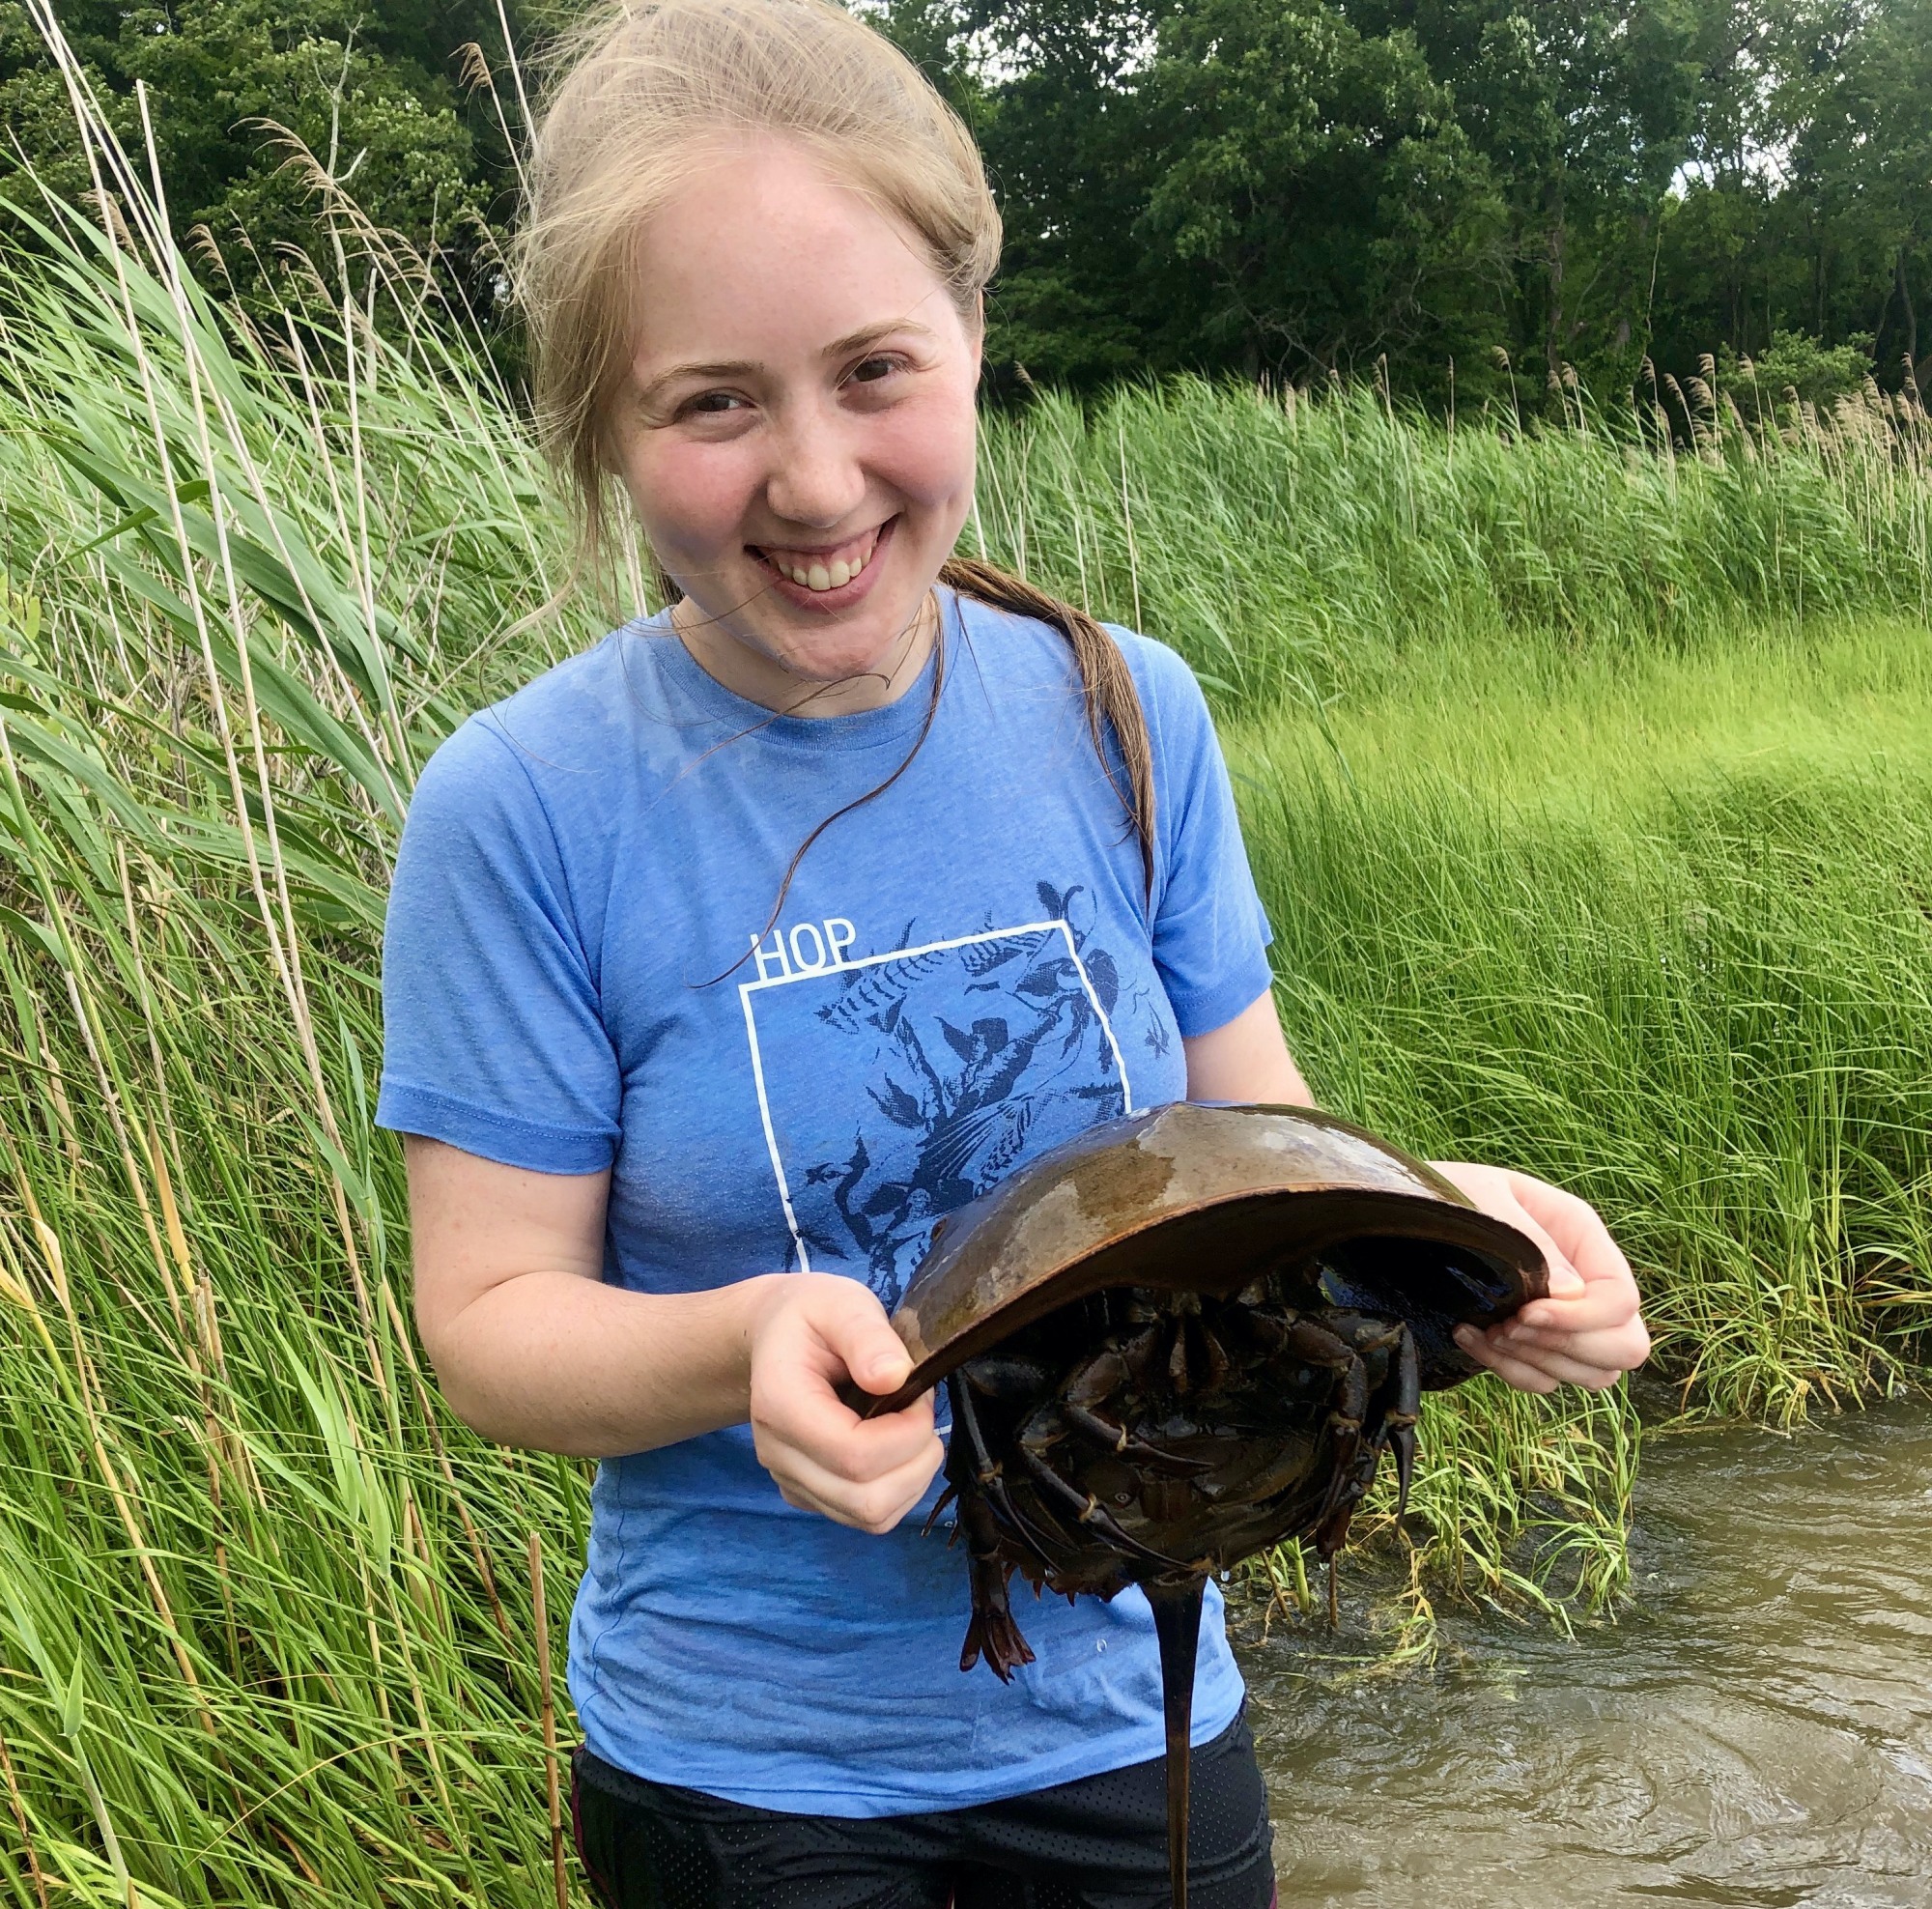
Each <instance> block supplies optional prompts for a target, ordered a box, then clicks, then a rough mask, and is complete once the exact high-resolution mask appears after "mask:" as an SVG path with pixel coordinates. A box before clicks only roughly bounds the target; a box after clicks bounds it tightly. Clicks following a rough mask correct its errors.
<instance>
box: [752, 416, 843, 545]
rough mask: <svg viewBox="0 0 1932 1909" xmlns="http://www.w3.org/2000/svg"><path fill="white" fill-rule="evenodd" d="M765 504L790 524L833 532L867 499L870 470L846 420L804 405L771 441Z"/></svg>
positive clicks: (788, 418) (787, 419) (789, 418)
mask: <svg viewBox="0 0 1932 1909" xmlns="http://www.w3.org/2000/svg"><path fill="white" fill-rule="evenodd" d="M772 450H773V458H772V469H771V474H770V475H769V476H768V477H767V478H766V480H765V502H766V504H767V505H768V506H769V507H770V509H771V511H772V513H773V514H774V515H775V516H777V517H779V518H781V519H782V520H783V521H784V522H785V523H787V524H797V525H801V526H804V527H809V528H811V529H814V530H830V529H833V528H835V527H837V526H838V525H840V524H842V523H844V522H845V521H846V520H847V519H848V518H850V517H851V515H852V514H853V512H854V511H856V510H857V509H858V508H859V506H860V504H862V503H863V502H864V501H865V499H866V488H867V485H866V472H865V469H864V467H863V465H862V464H861V462H860V459H859V455H858V445H857V443H856V442H854V440H853V438H852V437H851V435H850V430H849V426H848V425H847V423H846V420H844V419H843V418H841V417H839V416H838V413H836V412H833V413H828V412H827V411H826V410H825V409H824V408H823V407H820V406H815V405H814V406H810V407H800V408H799V409H798V410H797V411H795V412H793V413H792V414H791V415H790V416H789V417H787V418H786V420H785V423H784V428H783V429H781V431H779V432H777V433H775V434H774V437H773V440H772Z"/></svg>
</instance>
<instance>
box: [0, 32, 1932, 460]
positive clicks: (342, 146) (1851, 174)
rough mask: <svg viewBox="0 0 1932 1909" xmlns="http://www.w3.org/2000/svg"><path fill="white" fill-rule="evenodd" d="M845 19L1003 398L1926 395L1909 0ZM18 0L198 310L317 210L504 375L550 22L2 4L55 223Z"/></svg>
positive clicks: (6, 165) (1929, 53)
mask: <svg viewBox="0 0 1932 1909" xmlns="http://www.w3.org/2000/svg"><path fill="white" fill-rule="evenodd" d="M854 4H856V5H858V6H859V7H860V10H861V11H863V12H866V13H867V14H869V15H870V16H871V17H874V18H876V19H878V20H880V21H881V22H882V23H883V24H884V25H885V26H886V27H887V28H888V30H889V31H891V32H892V33H894V34H895V36H896V37H897V38H898V39H899V40H900V42H901V43H903V44H904V45H906V47H907V48H908V49H909V50H910V51H912V52H913V53H914V54H915V56H916V57H918V58H919V59H920V60H921V61H922V62H923V64H924V65H925V66H926V68H927V70H928V71H931V72H932V73H933V74H934V75H935V77H937V78H938V79H939V80H940V82H941V83H942V84H943V85H944V86H945V87H946V88H947V89H948V91H949V92H950V93H951V95H952V98H953V99H954V100H956V101H957V103H958V104H959V105H960V106H961V108H962V109H963V110H964V111H965V113H966V115H967V117H968V118H969V120H970V121H971V122H972V124H973V125H974V128H975V129H976V131H977V132H978V134H979V136H980V140H981V143H982V144H983V146H984V148H985V151H986V154H987V157H988V160H989V164H990V167H991V171H992V175H993V178H994V182H995V185H996V189H997V190H998V193H999V197H1000V201H1001V206H1002V209H1003V213H1004V215H1005V217H1006V220H1007V225H1008V232H1009V246H1008V256H1007V264H1006V268H1005V270H1004V271H1003V273H1002V275H1001V278H1000V280H999V282H998V284H997V287H996V289H995V295H994V299H993V302H992V318H993V324H992V331H991V341H990V342H991V354H990V356H991V361H992V365H993V369H994V373H995V383H996V388H998V389H999V390H1000V391H1002V392H1003V393H1006V394H1008V395H1011V394H1014V393H1016V392H1018V391H1019V389H1020V387H1021V385H1022V383H1023V381H1022V379H1021V372H1022V370H1024V371H1025V373H1026V374H1027V375H1028V376H1029V377H1030V378H1031V379H1032V380H1033V381H1035V382H1036V383H1038V384H1041V385H1045V384H1049V383H1050V384H1057V385H1071V386H1074V387H1086V388H1097V387H1098V386H1100V385H1104V384H1106V383H1108V382H1111V381H1112V380H1114V379H1117V378H1120V377H1122V376H1142V375H1145V374H1148V373H1156V374H1161V373H1167V372H1172V371H1177V370H1190V369H1191V370H1198V371H1205V372H1208V373H1219V372H1235V373H1238V374H1239V375H1241V376H1243V377H1248V378H1253V377H1255V376H1258V375H1262V374H1265V375H1267V376H1268V377H1270V378H1272V379H1276V380H1281V379H1287V380H1292V381H1293V382H1296V383H1300V384H1307V383H1309V382H1311V381H1318V380H1320V379H1321V378H1322V377H1325V376H1326V375H1327V374H1328V373H1330V372H1337V371H1339V372H1342V373H1345V374H1346V373H1349V372H1354V373H1356V374H1359V375H1363V376H1368V375H1370V374H1371V373H1372V372H1375V373H1376V375H1378V376H1384V375H1385V376H1386V378H1387V379H1388V380H1389V381H1390V382H1391V384H1392V385H1393V386H1394V388H1395V389H1397V390H1398V391H1401V392H1406V393H1410V394H1413V395H1416V396H1420V397H1422V398H1425V399H1426V400H1427V401H1429V402H1430V403H1431V404H1432V406H1434V407H1435V408H1436V409H1438V410H1447V409H1448V408H1449V407H1450V406H1451V405H1453V404H1457V403H1461V404H1463V405H1468V404H1471V403H1480V402H1481V401H1482V400H1483V399H1484V398H1500V397H1503V396H1504V395H1506V394H1510V393H1511V392H1512V387H1514V393H1513V395H1514V401H1515V402H1516V403H1517V404H1518V405H1519V406H1521V407H1527V408H1529V409H1533V410H1538V411H1544V410H1548V411H1550V412H1552V413H1553V412H1555V411H1557V410H1559V409H1560V408H1561V404H1562V397H1561V394H1560V390H1559V391H1558V392H1557V393H1556V394H1555V395H1552V394H1551V380H1555V381H1557V385H1559V386H1560V385H1561V383H1562V381H1563V380H1564V378H1565V376H1566V373H1565V369H1564V368H1565V367H1566V366H1575V367H1577V371H1578V372H1579V373H1580V375H1581V378H1582V381H1583V384H1584V385H1586V386H1587V387H1588V388H1590V389H1593V390H1595V391H1597V392H1598V393H1599V394H1600V395H1601V396H1603V397H1604V398H1605V401H1606V402H1621V401H1622V399H1623V397H1624V395H1625V394H1626V393H1628V392H1629V391H1630V389H1631V387H1632V385H1633V384H1634V383H1642V382H1645V381H1644V380H1643V374H1642V364H1643V360H1644V358H1645V357H1646V356H1648V357H1649V358H1650V359H1651V360H1652V361H1653V362H1654V363H1655V364H1656V365H1657V366H1659V367H1660V368H1661V369H1662V370H1663V371H1666V372H1670V373H1673V374H1675V376H1676V377H1677V378H1678V379H1679V380H1680V381H1688V379H1689V378H1690V375H1691V374H1692V372H1694V371H1696V370H1697V369H1698V368H1699V364H1700V360H1701V358H1702V356H1703V355H1704V354H1706V353H1713V354H1718V355H1719V356H1722V355H1725V354H1728V355H1729V357H1730V359H1731V360H1732V361H1733V362H1735V360H1736V359H1737V358H1738V357H1740V356H1748V357H1752V358H1755V359H1757V360H1758V362H1759V366H1760V369H1761V371H1762V373H1763V375H1764V377H1765V378H1766V379H1767V380H1768V381H1769V382H1770V383H1771V385H1772V386H1773V388H1775V389H1777V390H1781V389H1782V388H1783V386H1784V385H1785V384H1786V383H1787V382H1789V383H1791V384H1793V385H1796V386H1797V387H1798V388H1799V389H1800V390H1801V391H1802V392H1803V393H1804V395H1805V396H1806V397H1808V398H1811V399H1813V400H1814V401H1816V400H1819V399H1827V398H1830V397H1832V396H1834V395H1836V394H1837V393H1838V392H1840V391H1843V390H1847V389H1852V388H1855V387H1856V385H1857V383H1858V381H1859V379H1860V378H1861V376H1863V375H1864V374H1865V373H1867V372H1872V373H1875V374H1876V376H1877V378H1878V380H1879V382H1880V384H1881V385H1884V386H1885V387H1886V388H1887V389H1896V388H1897V387H1898V386H1899V385H1901V384H1902V383H1903V382H1904V381H1905V378H1906V376H1907V365H1908V363H1909V364H1910V365H1911V366H1912V367H1913V368H1914V370H1913V375H1914V376H1916V377H1917V378H1918V381H1919V382H1920V383H1921V385H1922V384H1924V383H1926V382H1927V381H1928V380H1932V363H1928V360H1932V328H1926V329H1921V327H1920V324H1919V313H1920V310H1921V308H1922V307H1923V306H1924V305H1925V303H1926V300H1927V299H1932V0H1768V3H1767V4H1756V5H1749V6H1747V5H1744V4H1742V0H1539V4H1537V5H1535V6H1529V5H1525V4H1522V0H1409V3H1408V4H1392V0H1110V3H1109V4H1104V5H1101V4H1096V3H1095V0H1022V4H1018V5H1006V4H1002V5H998V6H994V5H991V4H988V0H854ZM49 5H51V7H52V11H53V13H54V14H55V15H57V16H58V18H59V19H60V21H61V22H62V24H63V27H64V29H65V31H66V33H67V35H68V37H69V39H70V40H71V43H72V44H73V46H74V49H75V51H76V53H77V55H78V57H79V70H80V71H81V72H82V73H83V75H84V76H85V77H86V78H87V79H88V80H89V81H90V82H91V83H92V84H93V85H94V86H95V88H96V89H97V92H98V95H99V100H101V102H102V105H103V108H104V110H105V112H106V114H107V116H108V118H109V119H110V120H111V121H112V122H113V123H114V124H115V125H116V126H117V128H119V130H120V131H121V133H122V135H123V137H124V138H125V139H127V140H128V143H129V144H130V146H131V147H133V148H135V149H138V148H139V146H140V143H141V140H140V125H139V113H138V109H137V104H136V100H135V99H134V88H135V86H136V84H137V83H145V85H146V87H147V89H148V92H149V95H150V99H151V101H152V106H153V113H154V117H155V132H156V145H157V149H158V151H159V155H160V158H161V165H162V172H163V176H164V177H165V178H166V180H167V181H168V184H169V190H170V195H171V199H172V202H173V203H172V207H171V212H172V218H173V224H174V228H175V231H176V234H177V236H178V237H183V238H185V237H186V235H187V234H188V233H189V232H190V231H191V230H193V229H195V228H197V227H199V228H202V229H204V230H205V232H206V234H207V238H206V240H204V241H202V242H200V243H199V244H198V245H197V246H196V247H193V248H191V250H192V251H193V252H194V255H195V257H196V269H197V271H200V272H202V274H203V275H204V277H205V279H206V281H207V282H208V283H209V284H211V285H213V286H217V287H218V286H220V285H221V284H222V283H223V281H224V278H226V279H232V280H233V281H234V282H235V283H236V284H237V285H238V286H240V287H241V290H242V291H243V292H244V293H245V294H247V295H249V296H250V297H257V296H262V295H263V294H264V291H265V288H264V280H265V279H272V278H273V277H274V276H276V275H277V274H278V273H279V271H281V270H282V269H283V266H284V265H285V264H286V262H287V260H288V259H289V258H291V257H298V256H307V257H310V258H312V259H313V260H314V262H315V263H317V264H318V265H319V266H320V267H321V269H322V271H323V275H324V277H325V278H327V279H328V280H329V281H330V282H333V279H334V277H335V271H336V260H335V257H334V252H333V246H332V244H331V242H329V241H328V240H327V239H326V238H325V237H323V236H322V235H321V233H320V232H319V230H318V227H317V225H316V222H315V215H316V214H317V212H318V210H320V209H321V208H322V207H323V206H324V205H325V204H326V203H327V202H328V200H329V199H330V197H331V189H330V186H329V184H328V182H331V181H332V182H334V184H335V185H337V186H341V187H346V189H347V190H348V191H349V192H350V193H351V194H353V196H354V197H355V199H356V200H357V201H358V203H359V204H360V205H361V207H362V208H363V210H364V211H365V212H366V214H368V217H369V218H370V219H371V220H372V221H373V223H374V224H375V225H376V226H378V227H380V228H383V229H384V230H388V231H392V232H395V233H398V234H400V235H401V236H402V237H403V238H404V239H405V240H407V241H408V242H409V244H410V245H411V246H412V248H413V249H414V251H415V252H416V253H417V254H419V255H420V256H421V257H423V258H425V259H428V260H432V261H434V262H435V267H436V270H435V273H434V276H435V279H436V282H437V284H438V285H439V287H440V290H441V291H442V293H443V294H444V295H445V296H447V297H451V298H454V299H457V300H458V301H459V302H461V301H467V302H468V303H469V305H470V306H471V307H473V309H474V312H475V314H476V315H477V316H478V317H479V318H480V319H481V320H482V321H483V323H484V325H485V327H486V329H487V330H488V331H489V333H490V335H491V338H492V349H493V351H495V352H496V354H497V356H498V357H499V359H501V360H502V361H503V362H505V363H506V364H512V365H514V364H515V362H516V361H517V353H518V350H519V345H518V341H517V335H516V332H515V330H514V328H513V327H509V326H507V325H506V324H505V323H504V321H505V318H506V311H505V308H504V307H503V304H502V292H503V284H502V278H501V271H500V253H499V249H498V247H499V244H500V241H501V239H502V236H503V233H504V231H505V230H506V228H507V225H508V223H509V221H510V219H511V218H512V217H513V216H514V213H515V206H516V190H515V188H516V184H517V181H516V175H515V165H514V159H513V157H512V155H513V148H514V145H515V141H516V139H517V138H518V137H520V136H521V131H522V102H521V97H520V88H521V86H522V84H523V82H522V80H521V78H520V77H519V76H517V75H516V74H515V73H514V72H513V71H512V66H511V62H510V58H509V52H508V46H507V45H506V39H507V40H508V41H509V42H512V43H518V44H520V45H522V46H523V47H524V48H525V50H526V52H527V51H530V50H535V51H536V52H538V53H539V54H540V52H541V48H542V45H543V42H544V28H545V26H546V25H547V24H548V22H549V21H551V20H552V19H553V18H554V17H556V16H558V15H559V14H570V13H574V12H576V11H578V10H579V4H578V0H572V4H567V5H565V6H562V7H560V8H556V9H543V8H534V7H531V6H528V5H526V4H524V0H517V4H505V5H504V6H502V7H500V8H499V7H498V6H497V5H496V4H495V3H494V0H412V4H410V5H407V6H396V5H389V6H384V7H383V8H381V9H378V10H375V11H373V12H369V11H365V10H363V9H361V8H360V7H358V6H357V5H355V0H300V4H298V6H296V7H294V8H289V7H272V6H269V5H266V4H265V0H156V4H152V5H144V6H136V7H124V6H120V5H109V4H106V0H0V114H4V117H5V119H6V121H7V124H8V126H9V128H11V130H12V132H13V133H14V135H15V136H16V137H17V138H18V140H19V142H20V145H19V147H18V148H17V149H16V148H14V146H13V145H12V143H11V142H10V143H9V145H8V146H7V148H6V149H5V150H0V177H4V176H5V174H6V173H8V172H10V171H12V170H14V169H15V168H17V167H18V166H19V165H20V164H21V163H22V162H26V163H31V164H32V165H34V166H36V167H37V168H39V169H40V170H42V171H43V173H44V174H45V175H46V176H47V177H48V178H49V180H50V181H51V183H52V184H53V185H55V186H56V188H57V189H59V190H61V191H64V192H66V193H68V194H70V195H73V194H76V193H78V192H80V191H82V190H84V189H85V188H86V187H87V185H89V183H90V182H89V180H88V177H87V172H86V167H85V165H84V163H83V160H82V157H81V155H80V152H79V149H78V147H77V144H76V140H75V135H74V131H73V119H72V116H71V112H70V109H69V101H68V97H67V91H66V87H65V84H64V83H63V81H62V79H61V77H60V76H59V74H58V73H57V71H55V69H54V67H53V66H52V64H51V63H50V61H49V60H48V58H47V54H46V50H45V47H44V45H43V36H42V32H41V30H40V25H39V24H37V21H39V20H40V16H41V14H42V11H43V9H44V8H45V7H47V6H49ZM42 23H43V22H42ZM351 244H352V249H353V248H354V241H353V239H352V242H351ZM278 260H279V261H280V263H278ZM270 302H272V299H270ZM1505 358H1506V359H1507V361H1508V362H1507V365H1506V364H1505V363H1504V361H1503V360H1504V359H1505ZM1384 359H1385V360H1386V369H1385V372H1384V371H1380V370H1378V366H1379V365H1380V364H1381V361H1382V360H1384ZM1512 366H1513V367H1515V372H1514V374H1513V373H1512V371H1511V369H1510V368H1509V367H1512ZM1678 428H1679V429H1680V431H1681V430H1682V429H1683V428H1684V427H1683V423H1682V420H1681V419H1679V420H1678Z"/></svg>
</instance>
